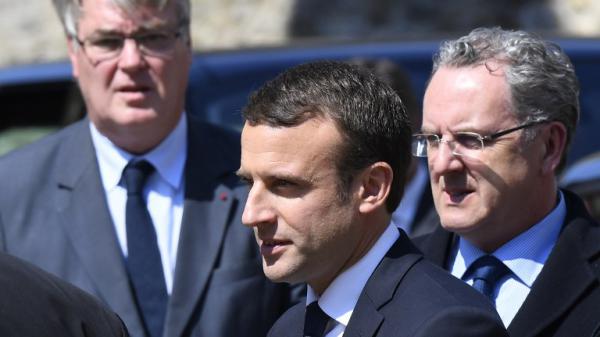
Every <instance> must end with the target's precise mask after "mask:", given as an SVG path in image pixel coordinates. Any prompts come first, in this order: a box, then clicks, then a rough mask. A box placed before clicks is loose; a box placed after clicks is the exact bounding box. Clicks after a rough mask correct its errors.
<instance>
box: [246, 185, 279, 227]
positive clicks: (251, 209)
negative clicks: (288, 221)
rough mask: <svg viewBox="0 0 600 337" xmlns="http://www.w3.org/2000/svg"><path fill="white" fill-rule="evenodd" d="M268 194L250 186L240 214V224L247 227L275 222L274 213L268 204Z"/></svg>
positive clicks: (257, 187)
mask: <svg viewBox="0 0 600 337" xmlns="http://www.w3.org/2000/svg"><path fill="white" fill-rule="evenodd" d="M267 194H268V193H267V192H266V190H265V189H264V188H263V187H261V186H258V185H256V184H255V185H254V186H252V188H250V191H249V192H248V199H247V200H246V205H245V206H244V212H243V213H242V223H243V224H244V225H246V226H248V227H256V226H259V225H261V224H269V223H274V222H275V218H276V217H275V212H274V211H273V208H272V206H271V204H270V203H269V198H268V195H267Z"/></svg>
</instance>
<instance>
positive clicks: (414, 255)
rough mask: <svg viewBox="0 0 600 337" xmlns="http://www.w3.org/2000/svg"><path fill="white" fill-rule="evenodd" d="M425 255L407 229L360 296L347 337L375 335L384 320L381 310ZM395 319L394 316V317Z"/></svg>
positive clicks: (347, 328) (345, 333)
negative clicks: (418, 248)
mask: <svg viewBox="0 0 600 337" xmlns="http://www.w3.org/2000/svg"><path fill="white" fill-rule="evenodd" d="M420 259H422V255H421V254H420V253H419V252H418V251H417V249H416V248H415V247H414V246H413V245H412V243H411V242H410V241H409V239H408V237H407V236H406V234H405V233H404V232H401V233H400V238H398V240H396V242H395V243H394V245H393V246H392V247H391V248H390V250H389V251H388V252H387V253H386V255H385V257H384V258H383V259H382V260H381V262H380V263H379V265H378V266H377V268H376V269H375V271H374V272H373V275H371V277H370V278H369V281H367V284H366V285H365V288H364V290H363V292H362V293H361V295H360V297H359V298H358V302H357V303H356V306H355V307H354V312H353V313H352V317H351V318H350V322H349V323H348V326H347V327H346V330H345V332H344V337H358V336H361V337H371V336H375V335H376V333H377V331H378V330H379V327H380V326H381V324H382V323H383V321H384V320H385V317H384V315H383V314H382V313H380V312H379V311H380V309H381V308H382V307H384V306H385V305H386V303H388V302H389V301H390V300H391V299H392V298H393V297H394V293H395V292H396V289H397V288H398V286H399V284H400V283H401V282H402V278H403V277H404V275H405V274H406V272H407V271H408V270H409V269H410V268H411V267H412V266H413V265H414V264H415V263H416V262H417V261H419V260H420ZM391 319H394V318H391Z"/></svg>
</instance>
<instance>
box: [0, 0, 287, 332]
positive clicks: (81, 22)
mask: <svg viewBox="0 0 600 337" xmlns="http://www.w3.org/2000/svg"><path fill="white" fill-rule="evenodd" d="M55 6H56V9H57V11H58V14H59V16H60V17H61V19H62V22H63V24H64V27H65V30H66V33H67V38H68V40H67V43H68V47H69V55H70V58H71V62H72V65H73V73H74V76H75V77H76V78H77V80H78V83H79V87H80V89H81V92H82V94H83V97H84V100H85V103H86V108H87V118H86V119H85V120H83V121H81V122H78V123H76V124H74V125H72V126H70V127H67V128H66V129H64V130H62V131H60V132H59V133H57V134H55V135H53V136H50V137H48V138H46V139H44V140H42V141H40V142H37V143H35V144H33V145H31V146H28V147H26V148H24V149H21V150H18V151H16V152H14V153H12V154H9V155H7V156H6V157H4V158H3V159H1V160H0V177H1V178H0V190H2V195H1V196H0V217H1V218H2V220H3V223H4V226H3V228H1V231H0V233H1V234H2V236H3V238H2V240H1V241H0V242H1V244H2V248H3V249H4V250H5V251H7V252H8V253H10V254H14V255H16V256H19V257H22V258H23V259H25V260H28V261H31V262H33V263H34V264H37V265H38V266H41V267H42V268H43V269H46V270H47V271H50V272H52V273H54V274H56V275H58V276H60V277H61V278H63V279H65V280H68V281H70V282H72V283H73V284H75V285H77V286H79V287H81V288H83V289H84V290H86V291H88V292H90V293H91V294H93V295H95V296H97V297H98V298H100V299H101V300H102V301H104V302H105V303H106V304H108V305H109V306H110V307H111V308H112V309H113V310H115V311H116V312H117V313H118V314H119V315H120V316H121V317H122V318H123V320H124V321H125V323H126V325H127V326H128V328H129V330H130V333H131V334H132V335H133V336H136V337H141V336H152V337H159V336H164V337H173V336H207V337H213V336H220V337H225V336H230V337H239V336H264V334H265V333H266V331H267V330H268V328H269V327H270V326H271V324H272V323H273V322H274V321H275V319H276V318H277V317H278V316H279V314H280V313H281V312H283V310H284V309H285V308H286V307H287V306H288V303H287V301H288V298H287V289H286V288H284V287H282V286H280V285H274V284H272V283H270V282H269V281H268V280H267V279H266V278H265V277H264V275H263V274H262V271H261V268H260V255H259V252H258V250H257V248H256V245H255V243H254V238H253V236H252V231H251V230H249V229H247V228H245V227H244V226H242V225H241V224H240V217H241V206H242V205H243V203H244V200H245V195H246V193H247V189H246V187H245V186H243V185H240V184H239V183H238V179H237V177H236V175H235V170H236V169H237V168H239V134H237V133H232V132H229V131H225V130H222V129H220V128H217V127H214V126H209V125H205V124H202V123H200V122H198V121H196V120H194V119H193V118H192V117H190V116H187V115H186V114H185V113H183V109H184V106H183V104H184V94H185V88H186V85H187V78H188V69H189V66H190V63H191V58H192V56H191V46H190V37H189V1H187V0H165V1H153V2H148V1H134V0H128V1H104V0H102V1H101V0H85V1H74V0H73V1H67V0H56V1H55Z"/></svg>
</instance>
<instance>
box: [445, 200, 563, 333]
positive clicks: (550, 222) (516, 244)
mask: <svg viewBox="0 0 600 337" xmlns="http://www.w3.org/2000/svg"><path fill="white" fill-rule="evenodd" d="M558 195H559V202H558V205H557V206H556V207H555V208H554V209H553V210H552V212H550V213H549V214H548V215H547V216H546V217H545V218H544V219H542V220H541V221H540V222H539V223H537V224H535V225H534V226H533V227H531V228H529V229H528V230H527V231H525V232H523V233H521V234H520V235H519V236H517V237H515V238H514V239H512V240H511V241H509V242H507V243H506V244H504V245H503V246H501V247H500V248H498V249H497V250H496V251H495V252H493V254H492V255H494V256H495V257H497V258H498V259H499V260H500V261H502V262H503V263H504V264H505V265H506V266H507V267H508V268H509V269H510V270H511V271H512V273H511V274H510V275H508V276H505V277H504V278H502V279H500V281H499V282H498V285H497V286H496V289H495V290H494V298H495V305H496V310H497V311H498V314H499V315H500V318H501V319H502V322H503V323H504V325H505V326H507V327H508V325H509V324H510V322H511V321H512V320H513V318H514V317H515V315H516V314H517V311H518V310H519V308H520V307H521V305H522V304H523V302H525V298H526V297H527V295H528V294H529V291H530V290H531V286H532V285H533V282H534V281H535V279H536V278H537V277H538V275H539V274H540V272H541V271H542V268H543V267H544V263H546V260H547V259H548V256H549V255H550V252H551V251H552V248H554V245H555V244H556V241H557V240H558V236H559V234H560V231H561V228H562V226H563V223H564V220H565V216H566V213H567V207H566V205H565V201H564V197H563V195H562V192H560V191H559V192H558ZM485 254H486V253H485V252H483V251H481V250H479V249H478V248H477V247H475V246H473V245H472V244H470V243H469V242H468V241H467V240H461V239H459V241H458V245H457V246H456V247H455V252H454V259H452V260H450V261H449V264H448V266H450V270H451V272H452V275H454V276H455V277H457V278H462V277H463V275H464V273H465V271H466V270H467V269H468V268H469V266H470V265H471V264H472V263H473V262H475V260H477V259H478V258H479V257H481V256H483V255H485ZM464 281H465V282H467V283H468V284H469V285H472V284H473V279H472V278H469V279H465V280H464Z"/></svg>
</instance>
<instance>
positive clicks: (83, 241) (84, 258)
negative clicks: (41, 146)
mask: <svg viewBox="0 0 600 337" xmlns="http://www.w3.org/2000/svg"><path fill="white" fill-rule="evenodd" d="M88 123H89V122H88V120H87V119H85V120H84V121H82V122H80V123H79V124H78V125H76V126H75V130H74V133H73V134H72V135H71V137H70V138H68V139H66V141H65V142H64V143H63V146H62V147H61V149H60V152H59V153H58V154H57V156H58V162H62V163H65V167H64V168H63V169H62V170H60V171H58V173H57V176H56V180H57V188H58V193H57V198H56V200H55V202H56V206H57V210H58V212H59V214H60V216H61V218H62V221H61V224H62V225H63V227H64V229H65V233H66V235H67V236H68V237H69V239H70V241H71V244H72V245H73V248H74V250H75V252H76V254H77V255H78V256H79V259H80V260H81V263H82V265H83V268H84V269H85V271H86V272H87V274H88V275H89V278H90V280H91V281H92V282H93V283H94V284H95V285H96V287H97V291H98V294H99V295H100V296H101V298H102V299H103V300H104V301H105V302H106V303H107V304H108V305H109V306H110V307H111V308H113V310H115V311H116V312H118V313H119V315H121V316H122V317H123V318H124V319H125V320H126V321H128V322H134V323H133V325H132V323H129V329H130V331H143V330H142V326H141V321H140V318H139V316H138V314H137V309H136V306H135V302H134V299H133V295H132V293H131V289H130V287H129V282H128V277H127V274H126V271H125V266H124V263H123V256H122V254H121V248H120V247H119V245H118V243H117V238H116V234H115V231H114V226H113V224H112V219H111V217H110V214H109V210H108V206H107V203H106V197H105V193H104V189H103V188H102V183H101V181H100V173H99V170H98V165H97V162H96V157H95V151H94V148H93V145H92V141H91V136H90V133H89V126H88ZM74 158H77V159H76V160H75V159H74ZM93 196H96V197H93ZM94 247H99V248H98V249H95V248H94Z"/></svg>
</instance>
